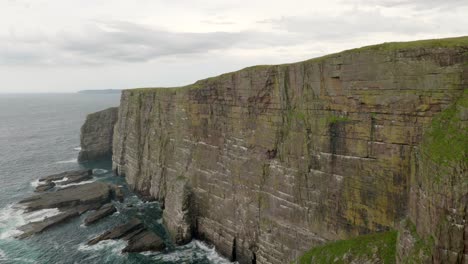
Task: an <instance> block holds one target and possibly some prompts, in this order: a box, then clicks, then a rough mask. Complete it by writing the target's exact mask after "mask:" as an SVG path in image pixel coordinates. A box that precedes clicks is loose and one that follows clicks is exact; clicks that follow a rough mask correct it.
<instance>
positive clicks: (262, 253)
mask: <svg viewBox="0 0 468 264" xmlns="http://www.w3.org/2000/svg"><path fill="white" fill-rule="evenodd" d="M467 89H468V38H467V37H464V38H457V39H446V40H434V41H432V40H429V41H420V42H413V43H388V44H383V45H377V46H371V47H365V48H362V49H356V50H350V51H345V52H342V53H338V54H332V55H329V56H326V57H323V58H318V59H313V60H309V61H304V62H300V63H294V64H287V65H274V66H258V67H251V68H247V69H244V70H241V71H238V72H234V73H228V74H223V75H221V76H219V77H215V78H210V79H206V80H201V81H198V82H196V83H195V84H193V85H189V86H187V87H183V88H178V89H134V90H126V91H124V92H123V94H122V100H121V105H120V108H119V118H118V122H117V124H116V125H115V128H116V129H115V131H114V141H113V167H114V171H115V172H116V173H117V174H119V175H125V177H126V179H127V181H128V183H129V185H130V187H131V188H132V189H133V190H136V191H138V192H139V193H140V194H141V195H143V196H149V197H153V198H154V199H156V200H158V201H160V202H161V203H163V204H164V207H165V210H164V221H165V223H166V225H167V227H168V229H169V232H170V234H171V236H172V237H173V239H174V240H175V241H177V242H179V243H184V242H186V241H188V240H190V238H191V235H192V234H194V235H195V236H196V237H199V238H202V239H204V240H207V241H209V242H211V243H213V244H214V245H216V248H217V249H218V250H219V251H220V252H221V253H222V254H223V255H225V256H228V257H230V258H231V259H233V260H237V261H239V263H252V262H253V261H255V262H257V263H273V264H275V263H278V264H280V263H290V262H291V261H294V260H295V259H297V258H298V256H300V255H301V254H302V253H303V252H305V251H307V250H309V249H310V248H312V247H314V246H317V245H320V244H323V243H325V242H327V241H331V240H338V239H347V238H350V237H353V236H356V235H360V234H366V233H371V232H377V231H383V230H387V229H395V228H398V227H399V224H400V222H401V220H402V219H404V218H406V217H407V216H408V215H409V217H410V218H411V221H413V222H417V223H416V225H417V226H418V227H417V228H416V229H415V230H416V233H418V234H420V235H421V236H423V237H426V238H429V237H430V236H434V237H435V244H434V245H429V246H428V248H429V250H428V251H427V254H428V255H429V256H430V258H429V259H432V260H434V261H436V262H438V263H440V262H446V263H457V261H460V260H463V261H466V257H465V256H464V255H463V250H465V251H464V252H466V248H467V247H466V243H467V242H466V241H467V239H466V237H467V236H466V235H463V234H464V233H463V229H465V230H466V223H465V224H464V226H461V224H460V223H464V222H463V221H466V196H467V192H466V184H464V183H463V179H465V180H466V159H465V160H464V161H458V162H459V163H454V164H452V165H450V166H448V167H449V168H451V169H449V171H448V172H449V173H446V170H445V168H443V169H440V168H439V167H440V166H439V165H437V166H435V167H434V166H432V165H431V163H432V161H430V160H427V159H426V156H421V155H419V157H418V155H416V154H417V153H418V147H419V146H420V145H421V142H422V139H423V136H424V135H425V133H426V132H427V128H428V126H430V124H431V122H432V120H433V119H434V117H435V116H437V115H438V114H439V113H441V112H442V111H443V110H445V109H448V108H450V107H451V105H453V104H454V102H455V101H456V100H457V98H460V97H463V96H464V94H466V90H467ZM461 113H465V114H461V116H462V117H458V119H457V120H458V121H457V122H459V120H460V119H461V118H463V117H466V110H463V111H462V112H461ZM461 131H462V132H461V133H463V136H464V137H461V139H460V140H459V141H460V142H458V143H454V144H452V145H453V146H455V147H453V148H454V150H458V149H459V146H460V145H461V146H465V145H464V144H465V143H464V142H466V140H465V139H466V138H467V137H466V130H461ZM436 138H440V137H436ZM463 138H465V139H463ZM436 145H437V146H443V145H444V144H443V142H439V143H437V144H436ZM464 151H465V153H466V149H465V150H464ZM449 154H450V153H449ZM464 155H465V156H466V154H464ZM462 156H463V155H462ZM465 156H463V157H465ZM415 159H416V160H415ZM444 166H445V165H444ZM444 166H442V167H444ZM445 167H446V166H445ZM415 168H421V170H418V171H415ZM431 168H434V169H431ZM432 172H435V173H436V174H437V175H438V177H441V179H439V180H438V182H435V181H432V178H431V176H432V175H433V174H432ZM450 175H452V176H450ZM186 197H190V199H187V198H186ZM187 201H190V203H188V202H187ZM187 205H188V206H187ZM457 230H458V231H457ZM465 232H466V231H465ZM463 245H464V246H463ZM465 254H466V253H465ZM403 257H404V256H403ZM402 259H403V258H402Z"/></svg>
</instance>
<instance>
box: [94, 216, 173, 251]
mask: <svg viewBox="0 0 468 264" xmlns="http://www.w3.org/2000/svg"><path fill="white" fill-rule="evenodd" d="M108 239H123V240H126V241H127V242H128V245H127V246H126V247H125V248H124V249H123V250H122V252H142V251H148V250H152V251H160V250H163V249H164V248H165V247H166V245H165V244H164V241H163V240H162V239H161V238H160V237H159V236H158V235H156V234H155V233H154V232H152V231H150V230H148V229H147V228H146V227H145V226H144V224H143V223H142V222H141V220H139V219H137V218H132V219H131V220H130V221H129V222H127V223H125V224H122V225H119V226H116V227H114V228H112V229H111V230H109V231H106V232H104V233H103V234H101V235H99V236H98V237H96V238H93V239H91V240H90V241H88V245H95V244H97V243H99V242H100V241H103V240H108Z"/></svg>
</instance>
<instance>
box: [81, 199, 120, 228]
mask: <svg viewBox="0 0 468 264" xmlns="http://www.w3.org/2000/svg"><path fill="white" fill-rule="evenodd" d="M115 212H117V208H115V206H114V205H113V204H111V203H108V204H105V205H103V206H101V207H100V208H99V209H98V210H96V211H95V212H93V213H92V214H90V215H89V216H88V217H86V219H85V220H84V223H85V225H90V224H92V223H95V222H97V221H99V220H101V219H102V218H104V217H106V216H109V215H111V214H113V213H115Z"/></svg>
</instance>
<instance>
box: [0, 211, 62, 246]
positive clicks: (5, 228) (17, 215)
mask: <svg viewBox="0 0 468 264" xmlns="http://www.w3.org/2000/svg"><path fill="white" fill-rule="evenodd" d="M58 213H60V211H59V210H58V209H57V208H52V209H42V210H38V211H34V212H30V213H25V212H24V210H23V209H22V208H21V207H14V206H13V205H8V206H7V207H5V208H2V209H0V239H9V238H13V237H15V236H17V235H19V234H21V231H19V230H17V228H18V227H20V226H22V225H25V224H27V223H30V222H37V221H41V220H44V219H45V218H46V217H51V216H54V215H57V214H58Z"/></svg>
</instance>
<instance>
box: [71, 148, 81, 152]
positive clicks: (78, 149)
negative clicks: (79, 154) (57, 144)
mask: <svg viewBox="0 0 468 264" xmlns="http://www.w3.org/2000/svg"><path fill="white" fill-rule="evenodd" d="M73 149H74V150H76V151H81V147H76V148H73Z"/></svg>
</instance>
